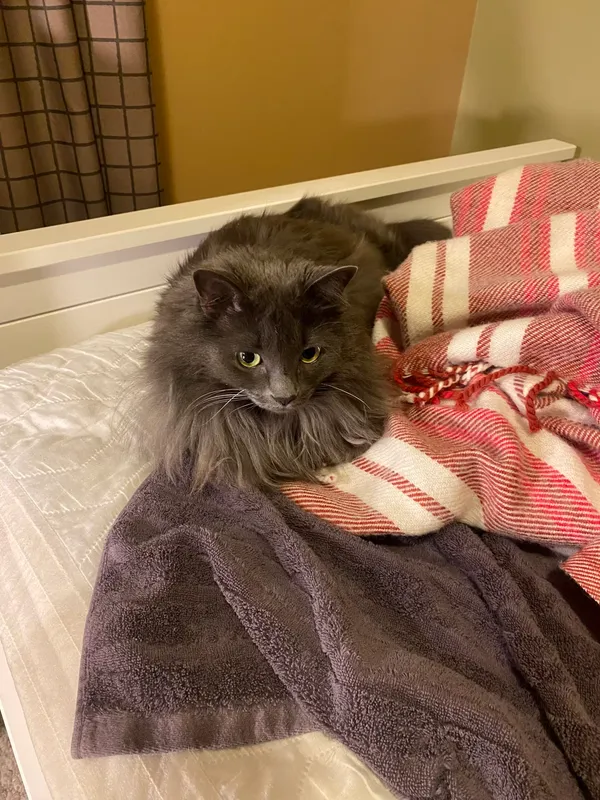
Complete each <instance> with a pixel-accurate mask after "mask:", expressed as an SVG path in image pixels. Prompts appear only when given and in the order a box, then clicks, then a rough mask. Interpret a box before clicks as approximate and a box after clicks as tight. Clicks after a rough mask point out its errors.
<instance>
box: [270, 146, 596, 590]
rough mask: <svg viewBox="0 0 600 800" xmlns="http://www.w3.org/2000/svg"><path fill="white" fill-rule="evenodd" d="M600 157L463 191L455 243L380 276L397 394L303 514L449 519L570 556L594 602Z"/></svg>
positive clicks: (366, 524) (346, 521) (410, 522)
mask: <svg viewBox="0 0 600 800" xmlns="http://www.w3.org/2000/svg"><path fill="white" fill-rule="evenodd" d="M599 204H600V164H598V163H595V162H593V161H575V162H571V163H568V164H543V165H534V166H526V167H522V168H520V169H516V170H512V171H509V172H507V173H505V174H502V175H499V176H497V177H494V178H489V179H487V180H485V181H482V182H481V183H479V184H476V185H474V186H470V187H467V188H466V189H462V190H460V191H459V192H457V193H456V194H455V195H454V196H453V198H452V212H453V222H454V230H455V234H457V238H454V239H451V240H448V241H443V242H433V243H430V244H426V245H423V246H421V247H418V248H416V249H415V250H414V251H413V253H412V254H411V255H410V256H409V258H408V259H407V260H406V261H405V262H404V263H403V264H402V265H401V266H400V267H399V268H398V269H397V270H396V271H395V272H394V273H393V274H392V275H390V276H389V278H388V280H387V295H386V297H385V298H384V301H383V303H382V305H381V308H380V310H379V314H378V320H377V322H376V325H375V330H374V338H375V342H376V344H377V348H378V350H379V352H380V353H381V354H382V355H383V356H385V357H387V358H388V359H390V367H391V372H390V379H391V380H392V382H393V384H394V386H395V387H396V390H397V391H398V392H399V398H398V407H397V408H396V409H395V410H394V412H393V413H392V415H391V417H390V420H389V424H388V427H387V431H386V433H385V435H384V437H383V438H382V439H381V440H380V441H379V442H377V443H376V444H375V445H373V447H371V448H370V449H369V450H368V451H367V452H366V453H365V454H364V456H363V457H361V458H359V459H357V460H355V461H354V462H352V464H349V465H343V466H341V467H338V468H335V469H333V470H331V471H330V472H328V473H326V474H325V475H324V482H325V485H305V484H293V485H291V486H289V487H286V489H285V491H286V494H287V495H288V496H289V497H291V498H292V499H293V500H295V501H296V502H297V503H298V504H299V505H300V506H301V507H302V508H304V509H306V510H308V511H312V512H313V513H315V514H318V515H319V516H321V517H322V518H324V519H326V520H327V521H329V522H331V523H333V524H335V525H338V526H339V527H341V528H344V529H345V530H347V531H350V532H352V533H357V534H362V535H366V534H377V533H381V532H387V533H400V534H406V535H413V536H414V535H421V534H424V533H429V532H430V531H432V530H436V529H438V528H441V527H443V526H444V525H446V524H448V523H449V522H451V521H453V520H459V521H461V522H465V523H467V524H469V525H473V526H475V527H477V528H481V529H484V530H487V531H490V532H493V533H501V534H506V535H510V536H519V537H524V538H528V539H530V540H534V541H537V542H539V543H542V542H545V543H548V544H556V545H559V544H560V545H573V546H575V549H576V550H577V551H578V552H577V553H576V554H575V555H574V556H573V557H572V558H571V559H570V560H569V561H567V562H566V565H565V569H566V570H567V572H568V573H569V574H570V575H571V576H572V577H573V578H575V580H577V581H578V582H579V583H580V584H581V586H583V587H584V588H585V589H586V591H588V592H589V594H590V595H591V596H592V597H594V598H595V599H596V600H600V210H599Z"/></svg>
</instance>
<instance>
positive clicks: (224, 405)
mask: <svg viewBox="0 0 600 800" xmlns="http://www.w3.org/2000/svg"><path fill="white" fill-rule="evenodd" d="M242 394H244V390H243V389H240V390H239V392H237V394H234V395H233V397H230V398H229V400H228V401H227V402H226V403H223V405H222V406H221V408H220V409H219V410H218V411H217V413H216V414H213V416H212V417H211V418H210V419H209V420H208V421H207V423H206V424H207V425H208V423H209V422H212V421H213V419H214V418H215V417H218V416H219V414H220V413H221V411H223V410H224V409H225V408H226V407H227V406H228V405H229V403H231V402H233V401H234V400H235V399H236V398H237V397H239V396H240V395H242Z"/></svg>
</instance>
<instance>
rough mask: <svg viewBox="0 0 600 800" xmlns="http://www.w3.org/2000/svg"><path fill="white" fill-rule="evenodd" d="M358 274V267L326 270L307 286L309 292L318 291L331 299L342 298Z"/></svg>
mask: <svg viewBox="0 0 600 800" xmlns="http://www.w3.org/2000/svg"><path fill="white" fill-rule="evenodd" d="M357 272H358V267H352V266H344V267H331V268H329V269H325V270H324V271H323V272H322V273H321V274H320V275H317V276H316V277H315V278H314V279H313V280H312V281H311V282H310V283H309V284H308V286H307V290H310V291H313V292H314V291H315V290H316V291H318V292H320V293H322V294H324V295H327V296H329V297H340V298H341V296H342V295H343V293H344V289H345V288H346V286H348V284H349V283H350V281H351V280H352V278H353V277H354V276H355V275H356V273H357Z"/></svg>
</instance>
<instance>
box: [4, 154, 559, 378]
mask: <svg viewBox="0 0 600 800" xmlns="http://www.w3.org/2000/svg"><path fill="white" fill-rule="evenodd" d="M574 154H575V146H574V145H570V144H568V143H565V142H558V141H555V140H549V141H546V142H536V143H532V144H528V145H518V146H516V147H505V148H499V149H496V150H488V151H485V152H480V153H471V154H468V155H465V156H451V157H449V158H441V159H435V160H433V161H423V162H419V163H415V164H405V165H402V166H398V167H389V168H385V169H380V170H371V171H369V172H362V173H356V174H354V175H342V176H336V177H333V178H326V179H323V180H319V181H310V182H308V183H303V184H294V185H290V186H280V187H275V188H273V189H264V190H259V191H256V192H246V193H244V194H239V195H229V196H227V197H220V198H211V199H209V200H200V201H197V202H194V203H184V204H180V205H175V206H166V207H164V208H158V209H150V210H148V211H136V212H133V213H131V214H121V215H118V216H116V217H105V218H102V219H97V220H86V221H84V222H77V223H71V224H68V225H59V226H55V227H52V228H45V229H40V230H37V231H28V232H25V233H16V234H8V235H5V236H0V367H1V366H6V365H7V364H10V363H13V362H14V361H18V360H21V359H24V358H28V357H31V356H33V355H36V354H39V353H41V352H47V351H48V350H51V349H54V348H56V347H62V346H66V345H70V344H75V343H76V342H79V341H82V340H83V339H86V338H89V337H90V336H93V335H95V334H97V333H102V332H104V331H108V330H116V329H118V328H121V327H125V326H126V325H131V324H135V323H137V322H143V321H145V320H147V319H149V318H150V317H151V315H152V312H153V308H154V304H155V301H156V297H157V295H158V292H159V290H160V287H161V286H162V285H164V281H165V278H166V276H167V275H168V274H169V272H171V271H172V269H173V268H174V267H175V266H176V264H177V263H178V262H179V261H180V260H181V259H182V258H184V257H185V254H186V253H187V252H189V250H190V249H193V248H194V247H195V246H197V244H198V243H199V242H200V241H201V239H202V237H203V236H204V235H205V234H206V233H207V232H208V231H209V230H211V229H213V228H215V227H218V226H219V225H221V224H223V223H224V222H225V221H226V220H228V219H231V218H232V217H234V216H236V215H237V214H239V213H242V212H252V211H261V210H265V209H266V210H269V211H272V212H275V211H282V210H284V209H286V208H288V207H289V206H290V205H292V204H293V203H294V202H295V201H296V200H297V199H298V198H299V197H301V196H302V195H304V194H319V195H321V196H325V197H329V198H331V199H336V200H340V201H345V202H353V203H356V204H357V205H359V206H360V207H362V208H365V209H367V210H370V211H372V212H374V213H376V214H378V215H380V216H381V217H382V218H383V219H385V221H387V222H395V221H402V220H406V219H410V218H411V217H429V218H431V219H443V220H445V221H446V222H448V221H449V216H450V197H451V195H452V192H454V191H455V190H456V189H458V188H460V187H461V186H464V185H465V184H467V183H469V182H471V181H472V180H474V179H477V178H482V177H485V176H487V175H490V174H494V173H496V172H498V171H500V170H504V169H508V168H510V167H514V166H518V165H522V164H526V163H530V162H540V161H557V160H563V159H567V158H570V157H572V156H573V155H574Z"/></svg>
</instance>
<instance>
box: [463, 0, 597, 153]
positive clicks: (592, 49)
mask: <svg viewBox="0 0 600 800" xmlns="http://www.w3.org/2000/svg"><path fill="white" fill-rule="evenodd" d="M599 33H600V2H599V1H598V0H569V2H567V0H479V3H478V6H477V13H476V16H475V24H474V27H473V37H472V41H471V47H470V50H469V59H468V62H467V69H466V72H465V81H464V85H463V91H462V95H461V101H460V107H459V115H458V119H457V125H456V131H455V136H454V142H453V151H454V152H458V153H463V152H471V151H473V150H479V149H482V148H486V147H497V146H502V145H508V144H518V143H521V142H529V141H534V140H535V139H546V138H559V139H566V140H567V141H571V142H573V143H575V144H578V145H579V146H580V147H581V151H582V154H583V155H588V156H591V157H595V158H600V47H599V46H598V34H599Z"/></svg>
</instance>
